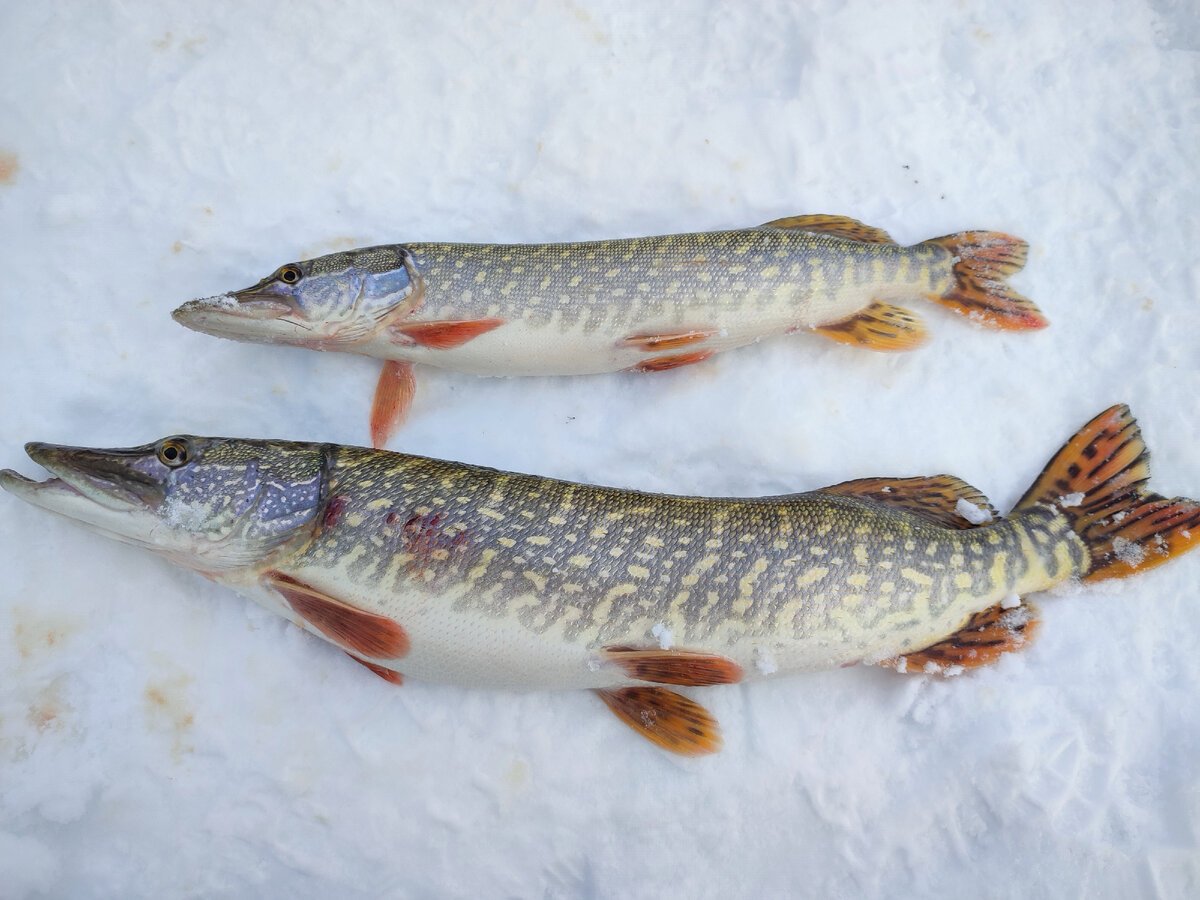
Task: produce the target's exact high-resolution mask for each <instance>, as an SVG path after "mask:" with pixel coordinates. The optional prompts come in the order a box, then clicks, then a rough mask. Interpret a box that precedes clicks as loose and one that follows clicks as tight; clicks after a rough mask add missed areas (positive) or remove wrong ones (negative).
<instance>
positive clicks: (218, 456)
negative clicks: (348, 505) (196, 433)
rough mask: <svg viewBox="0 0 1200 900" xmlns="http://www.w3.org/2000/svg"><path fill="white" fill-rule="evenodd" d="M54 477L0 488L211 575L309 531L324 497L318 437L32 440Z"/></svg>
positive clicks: (37, 457)
mask: <svg viewBox="0 0 1200 900" xmlns="http://www.w3.org/2000/svg"><path fill="white" fill-rule="evenodd" d="M26 452H27V453H28V454H29V456H30V458H31V459H33V460H34V461H35V462H37V463H40V464H41V465H42V466H43V467H45V468H46V469H47V470H48V471H49V472H50V473H51V474H52V476H54V477H52V478H49V479H47V480H46V481H42V482H38V481H34V480H32V479H29V478H25V477H24V476H22V475H19V474H18V473H16V472H14V471H11V470H4V471H3V472H0V487H2V488H4V489H5V490H7V491H8V492H9V493H12V494H14V495H15V496H17V497H19V498H20V499H22V500H25V501H26V502H28V503H30V504H32V505H34V506H38V507H40V508H42V509H45V510H46V511H47V512H50V513H54V514H55V515H58V516H61V517H63V518H66V519H69V520H70V521H72V522H75V523H77V524H79V525H82V526H83V527H85V528H87V529H89V530H90V531H95V532H97V533H99V534H102V535H104V536H105V537H109V538H112V539H114V540H117V541H120V542H121V543H125V544H131V545H133V546H137V547H142V548H144V549H147V550H152V551H154V552H155V553H158V554H160V555H162V556H164V557H166V558H167V559H168V560H170V561H171V562H173V563H175V564H176V565H179V566H183V567H184V568H188V569H193V570H195V571H199V572H202V573H204V574H206V575H209V576H211V577H216V575H217V574H220V573H226V574H227V573H234V572H237V571H240V570H248V569H249V570H252V569H254V568H256V567H257V566H259V565H261V564H264V563H265V562H266V561H269V560H271V559H273V558H275V557H276V556H278V555H281V554H286V553H287V552H288V548H289V547H290V545H291V544H292V543H293V542H294V541H304V540H307V535H308V534H309V532H310V531H311V528H312V525H313V521H314V519H315V517H316V516H317V515H318V512H319V510H320V507H321V504H322V503H323V500H324V493H323V490H324V489H323V485H324V480H323V471H324V452H323V450H322V448H321V446H320V445H308V444H288V443H286V442H264V441H243V440H238V439H228V438H197V437H192V436H189V435H179V436H175V437H170V438H164V439H163V440H162V441H158V442H156V443H154V444H147V445H145V446H142V447H132V448H128V449H116V450H101V449H97V450H92V449H87V448H82V447H62V446H56V445H52V444H41V443H32V444H27V445H26Z"/></svg>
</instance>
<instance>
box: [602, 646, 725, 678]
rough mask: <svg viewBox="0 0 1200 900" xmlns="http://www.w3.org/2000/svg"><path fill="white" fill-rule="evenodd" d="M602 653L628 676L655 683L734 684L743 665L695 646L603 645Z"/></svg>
mask: <svg viewBox="0 0 1200 900" xmlns="http://www.w3.org/2000/svg"><path fill="white" fill-rule="evenodd" d="M604 657H605V659H607V660H608V661H609V662H612V663H615V664H616V665H618V666H620V667H621V669H622V670H624V672H625V674H626V675H628V676H629V677H630V678H636V679H637V680H638V681H653V682H654V683H655V684H685V685H692V686H697V687H698V686H702V685H708V684H736V683H737V682H739V681H741V680H742V667H741V666H739V665H738V664H737V663H735V662H734V661H733V660H732V659H726V658H725V657H724V656H717V655H716V654H715V653H701V652H698V651H694V650H660V649H658V648H654V649H650V650H638V649H635V648H633V647H606V648H605V649H604Z"/></svg>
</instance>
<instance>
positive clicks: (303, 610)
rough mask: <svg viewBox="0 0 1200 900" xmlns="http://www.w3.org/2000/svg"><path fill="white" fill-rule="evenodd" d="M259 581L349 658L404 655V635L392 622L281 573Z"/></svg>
mask: <svg viewBox="0 0 1200 900" xmlns="http://www.w3.org/2000/svg"><path fill="white" fill-rule="evenodd" d="M263 577H264V580H265V581H266V583H267V584H268V585H270V586H271V587H272V588H274V589H275V590H276V591H278V592H279V594H280V595H281V596H282V597H283V599H284V600H286V601H287V604H288V606H290V607H291V608H292V609H294V610H295V611H296V614H297V615H298V616H300V618H302V619H304V621H305V622H308V623H309V624H310V625H312V626H313V628H315V629H317V631H319V632H320V633H321V634H323V635H324V636H325V637H326V638H327V639H328V640H329V641H331V642H332V643H334V644H336V645H337V646H339V647H341V648H342V649H343V650H345V651H347V652H348V653H350V654H351V655H355V656H366V657H371V658H374V659H399V658H400V657H402V656H405V655H406V654H407V653H408V648H409V643H408V633H407V632H405V630H404V629H403V628H402V627H401V626H400V624H399V623H398V622H396V621H395V620H393V619H390V618H388V617H387V616H380V615H376V614H375V613H369V612H366V611H365V610H361V609H359V608H358V607H356V606H353V605H351V604H349V603H345V602H343V601H341V600H338V599H337V598H336V597H331V596H330V595H329V594H326V593H325V592H324V591H321V590H318V589H317V588H314V587H312V586H311V585H308V584H305V583H304V582H302V581H298V580H296V579H295V578H292V577H291V576H290V575H284V574H283V573H282V572H267V573H266V575H264V576H263Z"/></svg>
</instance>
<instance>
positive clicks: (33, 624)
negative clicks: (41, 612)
mask: <svg viewBox="0 0 1200 900" xmlns="http://www.w3.org/2000/svg"><path fill="white" fill-rule="evenodd" d="M12 619H13V643H14V644H16V646H17V653H18V654H19V655H20V657H21V659H26V660H27V659H31V658H32V657H34V656H37V655H38V654H41V653H48V652H50V651H52V650H54V649H55V648H56V647H58V646H59V645H60V644H62V643H63V642H64V641H65V640H66V639H67V638H68V637H69V636H70V635H71V634H72V633H73V632H74V631H76V630H77V626H76V625H75V623H73V622H71V621H70V620H69V619H59V618H54V617H51V616H38V615H37V614H36V613H34V612H33V611H32V610H31V609H29V608H28V607H26V606H14V607H13V610H12Z"/></svg>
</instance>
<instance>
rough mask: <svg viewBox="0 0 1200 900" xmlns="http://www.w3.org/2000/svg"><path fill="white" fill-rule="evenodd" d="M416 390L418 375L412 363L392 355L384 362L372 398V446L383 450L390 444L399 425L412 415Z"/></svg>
mask: <svg viewBox="0 0 1200 900" xmlns="http://www.w3.org/2000/svg"><path fill="white" fill-rule="evenodd" d="M416 393H417V379H416V376H415V375H413V368H412V363H409V362H399V361H397V360H394V359H389V360H388V361H387V362H385V363H384V364H383V371H381V372H380V373H379V381H378V382H377V383H376V384H375V398H374V399H373V400H372V401H371V446H372V447H374V448H375V449H376V450H382V449H383V448H384V447H386V446H387V443H388V440H389V439H390V438H391V436H392V435H393V434H395V433H396V429H397V428H399V427H400V426H401V425H403V424H404V420H405V419H407V418H408V411H409V410H410V409H412V402H413V397H414V396H415V395H416Z"/></svg>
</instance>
